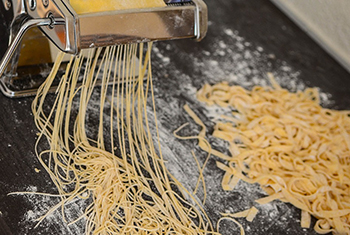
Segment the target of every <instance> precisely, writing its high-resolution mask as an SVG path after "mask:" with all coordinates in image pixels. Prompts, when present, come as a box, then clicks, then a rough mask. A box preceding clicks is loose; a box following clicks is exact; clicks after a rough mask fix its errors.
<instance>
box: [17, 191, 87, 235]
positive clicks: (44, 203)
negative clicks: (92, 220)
mask: <svg viewBox="0 0 350 235" xmlns="http://www.w3.org/2000/svg"><path fill="white" fill-rule="evenodd" d="M26 192H33V193H34V194H22V195H23V196H24V197H25V198H26V199H27V201H28V203H29V205H30V207H31V209H30V210H28V211H27V212H26V214H25V215H24V217H23V220H22V221H21V222H20V224H21V234H34V233H35V234H38V235H41V234H42V235H45V234H48V233H49V232H52V231H53V230H54V231H56V232H57V234H72V235H80V234H83V233H84V222H85V220H84V218H83V219H82V220H80V221H77V222H76V223H74V224H71V225H68V223H69V222H72V221H73V220H75V219H77V218H78V217H79V216H80V215H82V214H83V209H84V208H83V204H84V201H83V200H78V199H76V200H74V201H73V202H72V203H69V204H67V205H66V206H65V209H64V216H62V213H61V212H62V207H59V208H58V209H56V210H55V211H53V212H51V213H49V211H50V210H51V209H52V208H54V207H55V206H56V205H57V203H59V202H60V201H59V199H58V198H57V197H51V196H44V195H39V194H35V192H37V188H36V187H35V186H28V187H27V189H26ZM42 217H45V218H44V219H43V220H42V222H40V223H39V220H41V218H42ZM35 226H38V228H35ZM33 231H35V232H33Z"/></svg>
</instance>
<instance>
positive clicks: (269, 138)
mask: <svg viewBox="0 0 350 235" xmlns="http://www.w3.org/2000/svg"><path fill="white" fill-rule="evenodd" d="M268 75H269V78H270V80H271V83H272V84H273V87H261V86H255V87H254V88H253V89H252V90H251V91H248V90H246V89H244V88H242V87H240V86H230V85H229V84H228V83H227V82H222V83H219V84H216V85H212V86H211V85H209V84H206V85H204V86H203V88H202V89H200V90H199V91H198V93H197V98H198V100H200V101H202V102H205V103H206V104H207V105H219V106H222V107H231V108H233V109H235V110H237V111H235V112H233V116H234V117H229V118H227V121H226V122H222V121H220V122H217V123H216V125H215V128H214V132H213V134H212V135H213V136H215V137H217V138H221V139H223V140H226V141H228V142H229V143H230V147H229V150H230V153H231V156H226V155H223V154H222V153H219V154H216V153H215V152H213V151H212V150H211V151H210V152H211V153H212V154H213V155H216V156H217V157H219V158H222V160H225V161H227V164H223V163H221V162H218V163H217V165H218V167H219V168H221V169H222V170H224V171H225V172H226V173H225V177H224V178H223V182H222V185H223V187H224V188H225V189H226V190H232V189H233V187H232V186H231V185H230V183H231V179H233V178H235V179H237V178H239V179H242V180H244V181H246V182H249V183H259V184H260V185H261V186H262V188H263V189H264V190H266V192H267V193H268V194H270V196H268V197H267V198H262V199H259V200H257V202H258V203H268V202H269V201H272V200H275V199H279V200H281V201H285V202H289V203H291V204H293V205H294V206H296V207H298V208H300V209H301V210H302V218H301V225H302V227H309V226H310V215H313V216H314V217H316V218H317V222H316V224H315V227H314V229H315V231H316V232H318V233H321V234H324V233H329V232H333V233H334V234H350V111H337V110H330V109H325V108H322V107H321V106H320V105H319V102H320V99H319V94H318V91H317V89H315V88H308V89H306V90H305V91H298V92H296V93H291V92H289V91H287V90H286V89H283V88H281V87H280V86H279V84H278V83H277V82H276V81H275V80H274V78H273V76H272V74H268ZM186 111H187V110H186ZM187 112H188V111H187ZM188 114H189V115H190V116H191V117H192V118H193V120H194V121H195V122H196V123H197V124H198V125H200V126H201V127H203V128H205V127H204V124H203V123H202V122H201V121H200V120H199V118H198V117H197V116H196V115H195V113H194V112H193V111H192V110H191V111H190V112H188ZM201 138H204V136H203V134H202V135H201ZM202 141H204V140H202ZM202 149H203V150H206V151H207V149H206V148H202ZM231 184H232V183H231ZM233 185H234V183H233Z"/></svg>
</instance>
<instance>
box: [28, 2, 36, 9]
mask: <svg viewBox="0 0 350 235" xmlns="http://www.w3.org/2000/svg"><path fill="white" fill-rule="evenodd" d="M29 7H30V10H32V11H34V10H35V8H36V0H29Z"/></svg>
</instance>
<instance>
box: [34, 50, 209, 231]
mask: <svg viewBox="0 0 350 235" xmlns="http://www.w3.org/2000/svg"><path fill="white" fill-rule="evenodd" d="M145 50H146V52H144V51H145ZM150 53H151V43H150V44H147V48H144V44H139V45H137V44H131V45H121V46H112V47H106V48H98V49H97V50H96V51H95V52H94V51H90V52H89V53H88V54H89V55H88V57H87V58H84V57H83V56H76V57H72V58H71V60H70V62H69V63H68V65H67V70H66V73H65V74H64V75H63V76H62V78H61V82H60V85H59V87H58V89H57V91H56V97H55V101H54V103H53V105H52V109H51V111H50V112H46V110H45V108H44V107H45V105H46V103H47V101H46V99H47V94H48V91H49V88H50V86H51V83H52V81H53V79H54V78H55V76H56V74H57V70H58V67H59V66H60V64H61V61H62V58H63V54H60V55H59V56H58V59H57V60H56V63H55V65H54V67H53V70H52V72H51V73H50V75H49V77H48V78H47V80H46V81H45V82H44V84H43V85H42V86H41V87H40V89H39V90H38V94H37V96H36V97H35V99H34V101H33V104H32V110H33V114H34V119H35V124H36V126H37V128H38V129H39V133H40V134H39V136H38V141H37V144H36V154H37V156H38V159H39V161H40V162H41V164H42V165H43V167H44V168H45V169H46V171H47V172H48V173H49V175H50V177H51V179H52V181H53V182H54V183H55V185H56V187H57V190H58V192H59V196H60V198H61V203H59V204H58V205H56V206H55V207H54V208H52V209H51V210H50V211H49V212H48V213H47V214H46V215H44V216H43V217H42V218H41V220H40V221H39V223H40V222H41V221H42V220H43V219H45V217H46V216H47V215H48V214H49V213H52V212H53V211H54V210H57V209H58V208H61V210H62V214H63V215H64V208H65V205H66V204H68V203H70V202H72V201H73V200H75V199H76V198H89V199H92V202H91V203H90V204H89V205H88V206H87V207H86V208H85V211H84V214H83V215H80V216H78V217H77V218H76V219H75V220H73V221H67V222H68V223H69V222H70V223H74V222H76V221H78V220H80V219H82V218H85V219H86V227H85V233H86V234H169V233H176V234H215V232H213V228H212V225H211V223H210V220H209V218H208V217H207V216H206V214H205V212H204V210H203V208H202V207H201V206H200V203H199V202H197V200H196V198H194V197H193V196H192V195H191V194H190V193H189V192H188V191H187V190H186V189H185V188H184V187H183V186H182V185H181V184H180V183H179V182H178V181H177V180H176V179H175V178H174V177H173V176H171V175H170V174H169V172H168V171H167V169H166V168H165V165H164V160H163V156H162V153H161V149H160V142H159V135H158V132H157V141H158V144H156V143H154V142H153V138H152V135H153V133H151V129H150V126H149V123H150V121H151V120H149V115H148V113H147V111H146V106H147V99H148V98H150V99H151V100H152V104H153V112H155V107H154V95H153V85H152V77H151V63H150ZM136 56H138V58H139V62H138V63H137V60H136V59H135V58H136ZM81 71H83V78H82V85H81V86H79V87H78V86H77V81H78V79H79V76H80V75H81ZM98 77H99V78H100V79H102V85H101V88H100V98H99V99H100V105H99V111H98V113H97V114H96V115H97V116H98V120H99V123H98V125H97V129H98V132H97V137H96V138H94V137H91V136H88V135H87V129H86V126H87V123H86V120H87V119H86V117H87V115H88V107H89V103H90V100H91V99H92V94H93V90H94V87H95V83H96V80H97V79H98ZM144 78H145V80H144ZM110 80H112V81H114V85H113V86H112V96H111V97H107V94H108V92H107V90H108V81H110ZM149 93H150V97H149ZM74 102H78V103H79V110H78V111H77V112H73V109H72V107H73V106H74V105H73V103H74ZM106 113H109V116H106ZM153 122H155V124H156V123H157V121H156V120H153ZM107 123H108V124H109V125H110V126H109V127H108V126H106V124H107ZM156 125H157V124H156ZM115 127H116V130H117V131H116V132H115V131H114V130H115ZM106 128H107V130H108V128H109V131H108V132H106V131H105V130H106ZM157 128H158V127H157V126H156V129H157ZM106 133H110V136H109V139H106ZM107 136H108V135H107ZM43 139H46V140H47V141H48V142H49V144H50V149H48V150H44V151H42V152H39V150H38V146H39V143H40V142H41V141H42V140H43ZM107 140H108V141H107ZM156 145H158V148H156V147H155V146H156ZM171 185H176V186H177V188H178V189H179V190H180V192H181V193H183V194H186V196H187V197H189V198H190V200H191V201H190V202H187V201H185V200H184V199H183V196H182V195H179V194H178V193H177V192H175V191H174V190H173V188H172V186H171ZM64 219H66V218H64Z"/></svg>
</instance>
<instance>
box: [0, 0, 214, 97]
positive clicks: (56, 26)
mask: <svg viewBox="0 0 350 235" xmlns="http://www.w3.org/2000/svg"><path fill="white" fill-rule="evenodd" d="M164 1H165V3H166V6H165V7H156V8H146V9H129V10H118V11H107V12H99V13H88V14H77V13H76V12H75V11H74V9H73V8H72V7H71V5H70V4H69V1H68V0H2V2H0V22H1V24H0V35H1V37H0V59H1V62H0V89H1V91H2V92H3V93H4V94H5V95H6V96H9V97H21V96H27V95H32V94H34V93H35V92H36V90H37V87H38V86H39V85H40V83H42V81H43V80H44V79H45V74H47V71H49V70H50V66H49V65H48V64H50V59H46V60H45V56H44V55H41V54H42V53H44V51H47V50H49V49H48V48H49V47H48V46H47V43H48V42H46V41H47V40H46V39H49V40H50V41H51V42H52V43H53V44H54V45H55V46H56V47H57V48H59V49H60V50H62V51H64V52H66V53H71V54H78V53H79V52H80V50H81V49H86V48H94V47H103V46H109V45H116V44H126V43H138V42H148V41H158V40H170V39H184V38H193V39H195V40H201V39H202V38H203V37H204V36H205V34H206V31H207V21H208V20H207V7H206V5H205V3H204V2H203V1H202V0H164ZM32 28H39V29H40V31H41V33H40V32H39V30H37V31H38V32H39V36H38V35H36V36H33V35H32V34H31V36H29V38H27V39H26V35H27V34H28V33H29V31H31V30H32ZM33 30H34V29H33ZM27 32H28V33H27ZM40 35H41V36H40ZM43 38H44V39H45V40H46V41H45V40H43ZM34 44H38V46H37V47H36V49H35V50H34V51H33V50H32V51H31V52H27V51H30V50H28V48H34ZM25 53H27V59H26V62H23V60H21V56H22V54H25ZM28 54H29V55H28ZM33 54H39V55H41V56H39V57H40V59H41V60H42V61H40V60H39V61H35V59H34V57H35V56H33ZM22 57H23V56H22ZM49 57H50V56H49ZM21 61H22V62H21ZM51 62H52V61H51Z"/></svg>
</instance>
